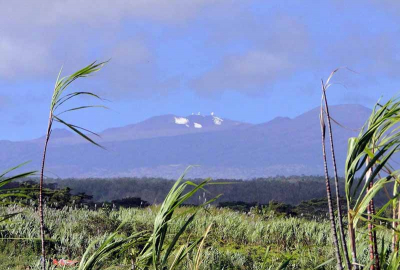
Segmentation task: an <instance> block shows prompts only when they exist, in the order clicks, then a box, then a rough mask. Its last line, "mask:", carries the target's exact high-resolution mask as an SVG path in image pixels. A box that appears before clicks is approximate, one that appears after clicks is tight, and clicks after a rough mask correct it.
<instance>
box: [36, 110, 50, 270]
mask: <svg viewBox="0 0 400 270" xmlns="http://www.w3.org/2000/svg"><path fill="white" fill-rule="evenodd" d="M52 125H53V118H52V116H51V112H50V116H49V123H48V126H47V132H46V139H45V143H44V149H43V157H42V168H41V171H40V182H39V219H40V241H41V250H42V256H41V258H40V261H41V265H42V269H46V244H45V235H44V224H45V223H44V211H43V204H44V203H43V178H44V165H45V163H46V154H47V146H48V144H49V140H50V134H51V127H52Z"/></svg>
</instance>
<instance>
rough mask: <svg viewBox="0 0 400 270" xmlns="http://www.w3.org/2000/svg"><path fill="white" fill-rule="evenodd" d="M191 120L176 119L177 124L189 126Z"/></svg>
mask: <svg viewBox="0 0 400 270" xmlns="http://www.w3.org/2000/svg"><path fill="white" fill-rule="evenodd" d="M188 123H189V119H187V118H185V117H175V124H177V125H186V126H188Z"/></svg>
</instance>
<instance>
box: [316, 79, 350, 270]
mask: <svg viewBox="0 0 400 270" xmlns="http://www.w3.org/2000/svg"><path fill="white" fill-rule="evenodd" d="M322 94H323V99H324V101H325V113H326V118H327V123H328V131H329V140H330V145H331V153H332V163H333V172H334V176H335V191H336V206H337V212H338V226H339V233H340V239H341V241H342V245H343V253H344V257H345V261H346V266H347V269H351V263H350V259H349V252H348V249H347V243H346V238H345V235H344V229H343V217H342V206H341V203H340V193H339V177H338V173H337V166H336V157H335V148H334V144H333V132H332V125H331V117H330V114H329V106H328V100H327V98H326V87H325V85H324V83H323V82H322Z"/></svg>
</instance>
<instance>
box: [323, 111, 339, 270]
mask: <svg viewBox="0 0 400 270" xmlns="http://www.w3.org/2000/svg"><path fill="white" fill-rule="evenodd" d="M320 123H321V135H322V156H323V159H324V172H325V184H326V196H327V199H328V211H329V220H330V223H331V232H332V238H333V244H334V247H335V255H336V262H337V269H338V270H342V269H343V265H342V257H341V255H340V249H339V242H338V237H337V232H336V222H335V216H334V213H333V207H332V194H331V186H330V182H329V174H328V164H327V161H326V149H325V129H326V127H325V122H324V116H323V108H322V104H321V113H320Z"/></svg>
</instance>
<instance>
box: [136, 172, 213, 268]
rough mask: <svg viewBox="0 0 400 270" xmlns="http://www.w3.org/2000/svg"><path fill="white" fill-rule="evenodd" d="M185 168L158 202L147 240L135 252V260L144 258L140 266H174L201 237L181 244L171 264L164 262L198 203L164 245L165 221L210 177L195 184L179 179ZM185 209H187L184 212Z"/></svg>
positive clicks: (166, 226)
mask: <svg viewBox="0 0 400 270" xmlns="http://www.w3.org/2000/svg"><path fill="white" fill-rule="evenodd" d="M185 174H186V172H185V173H184V174H183V175H182V176H181V177H180V178H179V179H178V180H177V181H176V182H175V184H174V185H173V187H172V188H171V190H170V191H169V193H168V195H167V196H166V198H165V200H164V202H163V203H162V205H161V207H160V210H159V212H158V214H157V216H156V218H155V221H154V230H153V233H152V234H151V236H150V238H149V240H148V242H147V244H146V245H145V247H144V248H143V250H142V252H141V253H140V254H139V261H141V262H144V269H149V267H150V266H153V267H154V269H156V270H164V269H170V270H171V269H175V267H177V266H178V265H179V264H180V263H181V261H182V260H183V259H184V258H185V257H186V256H187V254H188V253H190V252H191V251H192V250H193V249H194V248H195V247H196V246H197V245H198V244H199V243H200V242H201V241H202V239H203V237H204V236H203V237H201V238H199V239H197V240H195V241H193V242H192V243H191V244H185V245H182V246H181V247H180V248H179V250H178V252H177V253H176V254H175V258H174V260H173V262H172V264H171V265H169V266H167V265H168V260H169V259H170V257H171V256H172V255H173V251H174V249H175V246H176V245H177V244H178V240H179V239H180V237H181V236H182V235H183V233H184V232H185V230H186V229H187V227H188V226H189V225H190V224H191V223H192V222H193V220H194V218H195V216H196V214H197V213H198V212H199V211H200V209H201V207H196V208H195V209H194V210H192V212H191V213H190V216H189V217H188V218H187V220H186V221H185V223H184V224H183V226H182V227H181V228H180V230H179V231H178V232H177V233H176V234H175V235H174V237H173V239H172V241H171V242H170V243H169V244H168V245H167V247H166V245H165V244H166V237H167V232H168V227H169V224H170V223H171V221H172V219H173V218H176V217H173V214H174V212H175V210H176V209H177V208H178V207H180V206H181V205H182V204H183V203H185V202H186V201H187V200H188V199H189V198H190V197H192V196H193V195H194V194H195V193H196V192H197V191H199V190H201V189H204V187H205V186H206V185H207V184H208V183H209V182H210V181H211V179H210V178H208V179H206V180H204V181H203V182H201V183H200V184H195V183H193V182H191V181H186V182H184V183H182V181H183V178H184V176H185ZM189 186H192V187H193V189H192V190H190V191H188V192H187V193H184V191H185V189H186V188H188V187H189ZM218 197H219V196H217V197H215V198H213V199H211V200H209V201H207V202H205V203H204V205H205V204H209V203H211V202H212V201H214V200H216V199H217V198H218ZM185 213H187V212H185Z"/></svg>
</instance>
